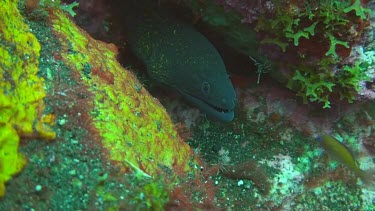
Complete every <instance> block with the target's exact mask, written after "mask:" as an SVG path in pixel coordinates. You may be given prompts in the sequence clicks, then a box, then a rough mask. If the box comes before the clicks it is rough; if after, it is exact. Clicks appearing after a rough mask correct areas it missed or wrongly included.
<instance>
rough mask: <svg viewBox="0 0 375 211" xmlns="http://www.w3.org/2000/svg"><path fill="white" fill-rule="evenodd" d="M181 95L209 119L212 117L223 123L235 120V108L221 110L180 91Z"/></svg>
mask: <svg viewBox="0 0 375 211" xmlns="http://www.w3.org/2000/svg"><path fill="white" fill-rule="evenodd" d="M180 93H181V95H182V96H183V97H184V98H185V99H186V100H187V101H188V102H190V103H192V104H193V105H195V106H196V107H198V108H199V109H200V110H202V111H203V112H204V113H206V114H207V115H208V116H209V117H212V118H214V119H217V120H220V121H223V122H230V121H232V120H233V118H234V108H230V109H228V108H221V107H218V106H215V105H212V104H210V103H208V102H206V101H204V100H202V99H200V98H197V97H195V96H193V95H190V94H188V93H185V92H182V91H180Z"/></svg>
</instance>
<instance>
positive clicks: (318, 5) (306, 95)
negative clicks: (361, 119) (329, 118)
mask: <svg viewBox="0 0 375 211" xmlns="http://www.w3.org/2000/svg"><path fill="white" fill-rule="evenodd" d="M185 5H187V7H189V8H191V9H192V10H193V11H194V12H195V13H196V14H197V15H198V16H200V17H201V19H202V21H203V22H205V23H206V24H208V25H209V26H210V27H212V28H213V29H214V30H216V31H219V32H220V33H221V34H222V36H223V37H225V40H226V42H228V43H229V45H231V46H233V47H234V48H236V49H237V50H238V51H240V52H242V53H245V54H246V55H249V56H251V58H254V60H255V61H256V62H255V63H256V64H257V63H258V64H263V65H269V66H270V70H271V71H269V72H270V75H271V76H272V77H273V78H275V79H276V80H279V81H280V82H282V83H283V84H285V85H286V86H287V87H288V88H290V89H292V90H294V91H295V92H296V94H297V96H301V97H302V99H303V102H304V103H307V102H318V103H319V104H321V105H323V107H324V108H329V107H330V104H331V103H332V102H334V103H336V102H338V99H340V100H346V101H348V102H350V103H351V102H353V101H355V100H366V99H367V100H368V99H373V95H371V94H370V93H371V92H373V91H372V90H371V89H368V88H367V87H366V86H365V84H367V83H368V82H370V81H372V80H373V78H374V77H373V73H372V71H371V70H370V69H368V66H369V64H371V63H372V60H371V61H365V60H364V59H363V58H362V57H363V56H362V55H361V54H360V55H358V53H357V50H356V49H357V47H358V45H359V44H360V43H362V42H363V41H362V40H363V39H364V38H366V37H367V38H368V39H371V40H372V39H373V38H372V37H369V36H368V35H367V31H371V28H372V26H371V25H369V23H370V22H369V20H370V19H369V14H370V12H371V10H370V9H368V8H366V5H365V3H362V2H361V1H360V0H356V1H319V2H314V1H278V0H274V1H237V0H218V1H197V2H195V1H193V3H191V1H186V2H185ZM217 5H220V6H222V7H218V6H217ZM234 27H236V28H234ZM244 27H245V28H244ZM356 54H357V55H358V56H355V55H356ZM270 64H272V65H270Z"/></svg>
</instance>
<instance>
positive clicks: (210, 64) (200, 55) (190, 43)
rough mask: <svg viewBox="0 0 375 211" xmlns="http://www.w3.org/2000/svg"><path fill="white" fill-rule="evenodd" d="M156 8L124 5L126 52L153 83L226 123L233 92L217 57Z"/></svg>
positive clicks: (197, 36)
mask: <svg viewBox="0 0 375 211" xmlns="http://www.w3.org/2000/svg"><path fill="white" fill-rule="evenodd" d="M143 5H147V4H143ZM157 7H158V8H156V9H155V8H152V9H150V8H140V7H139V5H138V6H134V5H133V6H129V7H128V9H127V15H126V18H125V20H126V22H125V24H126V31H127V32H126V36H127V41H128V45H129V47H130V49H131V51H133V53H134V54H135V56H136V57H138V58H139V59H140V60H141V61H142V62H143V63H144V64H145V66H146V68H147V73H148V75H149V76H150V77H151V78H152V79H153V80H155V81H157V82H158V83H162V84H164V85H167V86H169V87H172V88H173V89H175V90H177V91H178V92H179V93H181V95H182V96H183V97H184V98H185V99H186V100H187V101H188V102H190V103H191V104H193V105H195V106H196V107H198V108H199V109H200V110H201V111H203V112H204V113H206V114H207V115H208V116H209V117H213V118H215V119H218V120H221V121H225V122H229V121H231V120H232V119H233V117H234V107H235V103H236V93H235V90H234V88H233V85H232V83H231V81H230V79H229V77H228V74H227V72H226V68H225V65H224V63H223V60H222V58H221V57H220V55H219V53H218V52H217V51H216V49H215V48H214V46H213V45H212V44H211V43H210V42H209V41H208V40H207V38H206V37H204V36H203V35H202V34H201V33H199V32H198V31H196V30H195V29H194V28H193V27H192V26H190V25H189V24H186V23H184V22H182V21H179V20H177V19H176V18H174V17H173V16H171V15H170V14H167V12H166V11H164V10H161V8H160V7H159V6H157Z"/></svg>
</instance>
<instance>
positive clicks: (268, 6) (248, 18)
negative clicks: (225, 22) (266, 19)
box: [216, 0, 274, 24]
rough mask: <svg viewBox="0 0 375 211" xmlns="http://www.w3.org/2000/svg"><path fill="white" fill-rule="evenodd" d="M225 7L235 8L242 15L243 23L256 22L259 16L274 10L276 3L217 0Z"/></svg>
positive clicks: (249, 0)
mask: <svg viewBox="0 0 375 211" xmlns="http://www.w3.org/2000/svg"><path fill="white" fill-rule="evenodd" d="M216 2H217V3H218V4H219V5H222V6H224V8H225V9H229V10H233V11H235V12H237V13H239V14H240V15H241V16H242V18H243V19H242V22H243V23H249V24H252V23H255V21H256V20H257V19H258V17H259V16H260V15H262V14H265V13H267V12H272V10H273V9H274V5H273V4H272V2H271V1H262V0H256V1H253V0H246V1H243V0H217V1H216Z"/></svg>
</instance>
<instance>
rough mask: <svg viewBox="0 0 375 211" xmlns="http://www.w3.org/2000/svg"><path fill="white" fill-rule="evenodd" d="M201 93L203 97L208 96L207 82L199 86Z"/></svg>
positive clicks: (208, 85)
mask: <svg viewBox="0 0 375 211" xmlns="http://www.w3.org/2000/svg"><path fill="white" fill-rule="evenodd" d="M201 91H202V92H203V94H205V95H208V94H210V84H209V83H208V82H203V83H202V86H201Z"/></svg>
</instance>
